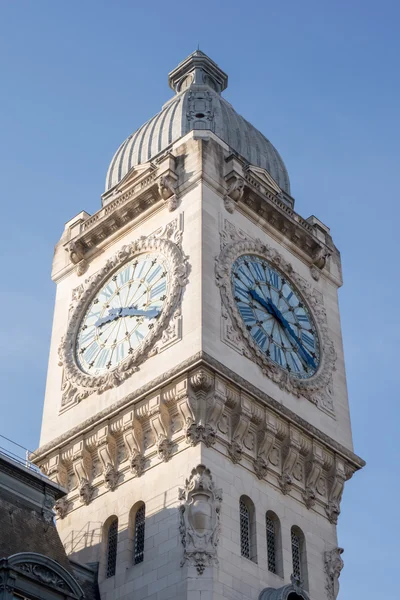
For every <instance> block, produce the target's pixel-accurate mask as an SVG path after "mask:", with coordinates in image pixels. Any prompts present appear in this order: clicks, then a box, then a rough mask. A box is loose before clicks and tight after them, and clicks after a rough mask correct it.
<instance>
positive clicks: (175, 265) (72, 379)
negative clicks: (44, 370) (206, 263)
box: [58, 235, 189, 404]
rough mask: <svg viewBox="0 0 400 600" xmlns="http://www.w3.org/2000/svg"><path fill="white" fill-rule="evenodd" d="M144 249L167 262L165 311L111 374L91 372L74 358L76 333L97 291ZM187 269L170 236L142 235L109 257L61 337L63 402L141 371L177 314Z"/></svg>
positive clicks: (85, 287) (88, 283) (86, 288)
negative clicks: (167, 279)
mask: <svg viewBox="0 0 400 600" xmlns="http://www.w3.org/2000/svg"><path fill="white" fill-rule="evenodd" d="M145 252H154V253H160V254H162V255H163V257H164V258H165V259H166V262H167V263H168V268H169V274H170V277H171V284H170V289H169V295H168V298H167V299H166V301H165V304H164V307H163V310H162V313H161V314H160V316H159V318H158V319H157V321H156V323H155V325H154V327H153V329H152V330H151V332H150V333H149V334H148V335H147V336H146V338H145V339H144V340H143V342H142V343H141V344H140V345H139V346H138V347H137V348H136V349H135V350H134V352H133V353H132V354H131V355H130V356H129V357H128V358H127V359H125V360H124V361H123V362H122V363H120V364H119V365H118V366H117V367H115V368H114V369H112V370H110V372H109V373H105V374H101V375H97V376H93V375H88V374H86V373H84V372H83V371H82V370H81V369H80V368H79V367H78V365H77V363H76V358H75V343H76V336H77V333H78V330H79V326H80V323H81V320H82V318H83V316H84V314H85V311H86V309H87V307H88V305H89V303H90V301H91V300H92V298H93V296H94V294H95V293H96V291H97V290H99V289H100V288H101V286H102V284H104V283H105V281H106V280H107V279H108V278H109V277H110V276H111V275H112V274H113V273H114V272H115V271H117V270H118V269H119V268H120V267H122V266H123V265H124V264H125V263H127V262H128V261H130V260H132V259H134V258H135V257H136V256H139V255H141V254H143V253H145ZM188 270H189V269H188V262H187V257H186V256H185V255H184V254H183V252H182V250H181V248H180V246H179V245H178V244H176V243H175V242H174V241H172V240H171V239H166V238H162V237H158V236H156V235H153V236H149V237H141V238H139V239H137V240H135V241H133V242H131V243H130V244H128V245H126V246H123V247H122V248H121V249H120V250H119V251H118V252H117V253H116V254H115V255H114V256H113V257H112V258H110V259H109V260H107V262H106V263H105V265H104V266H103V267H102V268H101V269H99V271H97V272H96V273H95V274H94V275H92V276H91V277H90V278H89V279H87V280H86V281H85V283H84V284H82V287H81V289H80V293H79V298H78V300H77V302H76V304H75V306H73V308H72V311H71V314H70V319H69V323H68V329H67V333H66V335H65V336H63V338H62V339H61V343H60V346H59V350H58V355H59V359H60V361H59V365H60V366H62V367H64V374H63V375H64V376H63V384H62V391H63V404H67V403H68V404H69V403H70V402H79V401H81V400H83V399H84V398H87V397H88V396H89V395H90V394H92V393H94V392H97V393H102V392H104V391H106V390H108V389H110V388H112V387H115V386H118V385H120V384H121V383H122V382H123V381H125V380H126V379H127V378H128V377H130V376H131V375H132V374H133V373H134V372H136V371H137V370H138V368H139V365H140V364H141V363H142V362H143V361H144V360H146V358H148V357H149V355H151V353H152V352H154V353H156V352H157V349H156V348H155V344H156V342H157V341H158V340H159V339H160V338H161V336H162V334H163V332H164V331H165V329H166V327H167V325H168V322H169V321H170V320H171V318H172V317H173V316H174V313H176V310H177V308H178V304H179V302H180V299H181V295H182V291H183V288H184V287H185V286H186V283H187V276H188Z"/></svg>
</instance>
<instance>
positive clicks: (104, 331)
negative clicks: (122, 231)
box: [75, 253, 170, 375]
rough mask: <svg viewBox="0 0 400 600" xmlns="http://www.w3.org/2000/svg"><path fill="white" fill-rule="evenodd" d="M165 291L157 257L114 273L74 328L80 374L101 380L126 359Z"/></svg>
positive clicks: (157, 311) (162, 269)
mask: <svg viewBox="0 0 400 600" xmlns="http://www.w3.org/2000/svg"><path fill="white" fill-rule="evenodd" d="M169 287H170V278H169V274H168V268H167V262H166V260H165V259H164V257H163V256H162V255H161V254H156V253H148V254H142V255H139V256H138V257H136V258H135V259H134V260H131V261H130V262H128V263H126V264H125V265H124V266H123V267H121V268H120V269H119V270H118V271H116V272H115V273H114V274H113V275H112V276H111V277H110V278H109V279H108V280H107V281H106V283H105V284H104V285H103V287H102V288H101V289H100V291H99V292H98V293H97V294H96V296H95V298H93V300H92V301H91V303H90V304H89V306H88V308H87V310H86V314H85V315H84V317H83V319H82V321H81V324H80V326H79V330H78V335H77V338H76V347H75V354H76V362H77V364H78V366H79V367H80V369H81V370H82V371H84V372H85V373H88V374H90V375H101V374H103V373H107V372H108V371H110V370H112V369H114V368H115V367H117V366H118V365H119V364H120V363H121V362H122V361H123V360H125V359H126V358H127V357H128V356H129V355H130V354H132V353H133V352H134V351H135V350H136V349H137V348H138V346H139V345H140V344H142V342H144V340H145V339H146V337H147V336H148V335H149V333H150V332H151V330H152V329H153V327H154V325H155V323H156V320H157V319H158V317H159V315H160V314H161V312H162V310H163V306H164V303H165V301H166V299H167V297H168V292H169ZM139 351H140V350H139Z"/></svg>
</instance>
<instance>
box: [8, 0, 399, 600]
mask: <svg viewBox="0 0 400 600" xmlns="http://www.w3.org/2000/svg"><path fill="white" fill-rule="evenodd" d="M399 19H400V4H399V3H398V2H396V1H395V0H393V1H389V0H381V1H380V2H379V3H377V2H372V1H371V0H364V1H362V0H359V1H356V0H347V1H345V0H336V1H335V2H332V1H328V0H318V1H317V0H314V1H312V0H303V2H299V1H298V0H297V1H295V0H292V1H289V0H282V1H281V2H276V1H275V2H270V1H269V0H263V1H261V0H258V1H255V0H247V2H238V1H237V0H231V1H230V2H218V1H217V0H213V1H212V2H210V1H209V0H204V1H203V2H201V3H193V4H190V3H187V2H184V1H171V2H160V1H159V0H153V2H151V3H139V2H133V1H130V2H129V1H127V0H117V1H114V2H111V0H108V1H105V0H96V1H95V0H85V2H54V1H50V0H40V1H37V2H32V1H31V2H28V1H26V0H25V1H18V0H15V1H14V2H12V1H8V2H7V1H6V0H3V2H1V3H0V72H1V88H2V93H1V100H0V104H1V110H0V132H1V135H0V164H1V167H2V169H1V170H2V186H1V194H2V203H1V206H2V208H1V210H2V222H3V227H2V235H1V238H0V245H1V255H2V277H1V294H2V301H3V307H2V317H3V318H2V343H1V345H0V360H1V365H2V369H1V375H0V377H1V380H0V384H1V389H2V404H3V407H2V419H1V423H0V433H2V434H4V435H7V436H10V437H12V438H13V439H14V440H16V441H18V442H20V443H21V444H23V445H24V446H27V447H29V448H34V447H36V445H37V443H38V436H39V429H40V420H41V410H42V401H43V393H44V385H45V376H46V368H47V358H48V345H49V339H50V328H51V321H52V310H53V301H54V285H53V283H52V282H51V280H50V268H51V260H52V252H53V247H54V244H55V243H56V242H57V240H58V238H59V236H60V235H61V232H62V229H63V225H64V223H65V221H67V220H69V219H70V218H71V217H73V216H74V215H75V214H76V213H78V212H79V211H80V210H82V209H85V210H87V211H88V212H95V211H96V210H97V209H98V208H99V207H100V194H101V192H102V191H103V185H104V179H105V174H106V170H107V167H108V163H109V161H110V159H111V157H112V155H113V153H114V151H115V149H116V148H117V147H118V146H119V144H120V143H121V141H122V140H123V139H125V138H126V137H127V136H128V135H129V134H130V133H131V132H132V131H134V130H135V129H136V128H137V127H138V126H140V125H141V124H142V123H143V122H144V121H146V120H147V119H148V118H149V117H151V116H152V115H153V114H155V113H156V112H157V111H158V110H159V109H160V107H161V105H162V104H163V103H164V102H165V101H166V100H167V99H168V98H169V97H170V95H171V91H170V90H169V89H168V86H167V73H168V71H170V70H171V69H172V68H174V67H175V66H176V64H177V63H178V62H179V61H181V60H182V59H183V58H185V57H186V56H187V55H188V54H189V53H190V52H192V51H193V50H194V49H195V48H196V47H197V44H198V43H199V44H200V48H201V49H202V50H204V51H205V52H206V53H207V54H209V55H210V56H211V58H213V59H214V60H215V61H216V62H217V63H218V64H219V65H220V66H221V67H222V68H223V69H224V70H225V71H226V72H227V73H228V74H229V78H230V79H229V87H228V89H227V91H226V92H225V97H226V98H227V99H228V100H229V101H230V102H231V103H232V104H233V105H234V107H235V108H236V110H237V111H238V112H239V113H241V114H243V115H244V116H245V117H246V118H247V119H248V120H250V121H251V122H252V123H253V124H254V125H255V126H257V127H258V128H259V129H260V130H261V131H262V132H263V133H264V134H265V135H267V137H268V138H269V139H270V140H271V141H272V142H273V143H274V145H275V146H276V147H277V148H278V150H279V151H280V153H281V155H282V156H283V158H284V160H285V162H286V165H287V167H288V170H289V174H290V177H291V183H292V193H293V195H294V197H295V199H296V209H297V210H298V212H300V214H301V215H302V216H304V217H307V216H309V215H310V214H315V215H316V216H317V217H319V218H320V219H321V220H322V221H323V222H324V223H326V224H327V225H329V226H330V227H331V231H332V234H333V237H334V241H335V243H336V245H337V246H338V247H339V249H340V251H341V252H342V258H343V269H344V279H345V285H344V287H343V288H342V290H341V292H340V302H341V314H342V325H343V334H344V342H345V353H346V360H347V375H348V384H349V394H350V402H351V413H352V422H353V430H354V442H355V449H356V451H357V453H358V454H360V455H361V456H362V457H363V458H365V459H366V460H367V463H368V465H367V468H366V469H364V470H363V472H361V473H358V474H356V475H355V476H354V478H353V479H352V480H351V481H350V482H349V483H348V484H347V486H346V490H345V495H344V500H343V503H342V515H341V517H340V526H339V540H340V544H341V545H342V546H344V548H345V553H344V555H343V558H344V560H345V569H344V571H343V573H342V577H341V593H340V600H350V599H351V600H354V598H364V599H365V600H368V599H372V598H375V597H377V594H378V593H379V595H380V596H381V597H386V596H387V597H394V595H395V592H394V585H395V582H396V581H397V560H396V559H397V556H398V537H397V535H398V531H397V530H398V527H399V510H398V494H399V491H400V490H399V481H398V480H397V478H396V473H398V472H399V467H398V465H399V449H398V448H399V444H398V432H399V426H398V422H397V421H398V418H399V409H398V395H399V392H398V387H399V386H398V379H397V378H398V374H399V370H400V369H399V358H398V355H399V350H398V348H399V337H400V335H399V333H400V332H399V318H398V314H399V307H398V298H399V296H400V289H399V281H398V258H399V252H398V238H399V235H398V222H397V219H398V218H399V209H398V201H399V193H398V187H399V186H398V176H399V154H400V153H399V106H400V98H399V96H400V93H399V90H400V83H399V65H398V57H399V52H400V41H399V35H398V27H399Z"/></svg>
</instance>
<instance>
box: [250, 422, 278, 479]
mask: <svg viewBox="0 0 400 600" xmlns="http://www.w3.org/2000/svg"><path fill="white" fill-rule="evenodd" d="M277 431H278V424H277V419H276V417H275V416H274V415H272V414H269V413H267V414H266V417H265V419H264V420H263V422H262V423H261V424H260V428H259V430H258V435H257V457H256V459H255V460H254V463H253V464H254V470H255V472H256V475H257V477H258V479H264V477H265V476H266V474H267V470H268V462H269V455H270V452H271V450H272V448H273V447H274V443H275V439H276V435H277Z"/></svg>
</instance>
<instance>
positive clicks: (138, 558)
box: [133, 504, 146, 565]
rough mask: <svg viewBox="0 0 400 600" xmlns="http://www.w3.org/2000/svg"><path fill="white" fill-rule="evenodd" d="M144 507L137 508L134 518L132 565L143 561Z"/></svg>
mask: <svg viewBox="0 0 400 600" xmlns="http://www.w3.org/2000/svg"><path fill="white" fill-rule="evenodd" d="M145 517H146V507H145V505H144V504H142V506H141V507H140V508H138V510H137V512H136V516H135V541H134V561H133V562H134V564H135V565H137V564H138V563H141V562H143V559H144V528H145Z"/></svg>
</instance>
